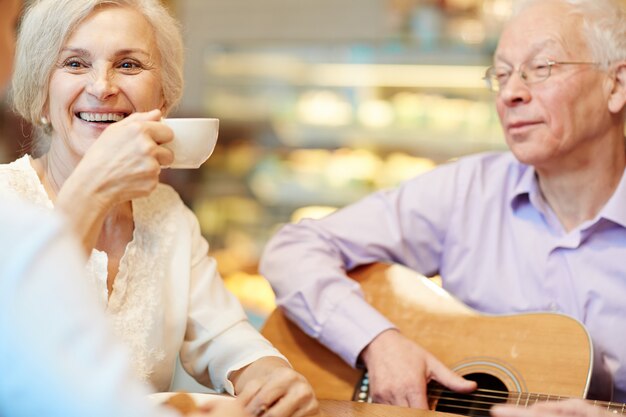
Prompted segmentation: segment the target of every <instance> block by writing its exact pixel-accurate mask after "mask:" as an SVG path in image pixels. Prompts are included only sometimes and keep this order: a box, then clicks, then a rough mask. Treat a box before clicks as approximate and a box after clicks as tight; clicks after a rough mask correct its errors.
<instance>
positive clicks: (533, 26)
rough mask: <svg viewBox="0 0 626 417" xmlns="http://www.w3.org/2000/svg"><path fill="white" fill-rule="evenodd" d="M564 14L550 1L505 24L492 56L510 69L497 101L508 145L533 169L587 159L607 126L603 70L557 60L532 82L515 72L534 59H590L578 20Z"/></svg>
mask: <svg viewBox="0 0 626 417" xmlns="http://www.w3.org/2000/svg"><path fill="white" fill-rule="evenodd" d="M568 12H569V7H568V6H565V5H563V4H562V3H561V2H558V1H552V0H547V1H544V2H540V3H538V4H536V5H534V6H531V7H530V8H528V9H526V10H525V11H523V12H522V13H521V14H520V15H518V16H517V17H515V18H514V19H513V20H512V21H511V22H510V23H509V25H507V27H506V28H505V30H504V32H503V34H502V37H501V39H500V42H499V44H498V48H497V50H496V54H495V58H494V65H495V66H496V67H498V68H506V69H508V70H510V71H512V75H511V77H510V79H509V80H508V82H507V83H506V84H505V85H504V86H502V88H501V90H500V92H499V93H498V97H497V100H496V106H497V110H498V115H499V117H500V121H501V123H502V127H503V129H504V135H505V138H506V141H507V144H508V146H509V147H510V149H511V150H512V152H513V153H514V154H515V156H516V157H517V158H518V159H519V160H520V161H521V162H523V163H527V164H530V165H534V166H535V167H537V168H545V169H549V168H551V167H554V166H558V165H560V163H561V162H565V161H572V160H576V159H579V158H580V156H581V155H586V158H589V157H591V155H590V153H589V150H590V147H591V146H593V143H594V142H595V143H598V140H597V138H598V137H600V136H601V135H602V134H603V133H604V132H606V130H607V129H608V128H609V126H610V125H611V120H610V112H609V111H608V108H607V101H608V91H607V89H606V88H603V80H605V79H606V73H605V72H604V71H602V70H600V69H599V68H598V66H596V65H558V64H557V65H554V66H553V67H552V70H551V74H550V76H549V78H547V79H546V80H544V81H540V82H537V83H531V84H527V83H525V82H524V80H522V78H521V77H520V74H519V72H518V69H519V67H520V65H527V64H528V63H530V62H531V61H535V60H546V61H547V60H548V59H550V60H553V61H593V58H592V57H591V54H590V52H589V49H588V47H587V44H586V42H585V40H584V39H583V31H582V19H581V18H580V17H579V16H575V15H571V14H568ZM583 159H584V158H583ZM581 163H584V161H581Z"/></svg>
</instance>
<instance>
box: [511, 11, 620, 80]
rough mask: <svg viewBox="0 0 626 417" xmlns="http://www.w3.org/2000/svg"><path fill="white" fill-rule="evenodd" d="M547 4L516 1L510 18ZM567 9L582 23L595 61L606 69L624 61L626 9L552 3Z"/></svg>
mask: <svg viewBox="0 0 626 417" xmlns="http://www.w3.org/2000/svg"><path fill="white" fill-rule="evenodd" d="M546 1H548V0H517V1H516V2H515V3H514V4H513V16H516V15H518V14H519V13H520V12H522V11H523V10H524V9H526V8H528V7H529V6H532V5H534V4H539V3H545V2H546ZM553 1H559V2H561V3H563V4H565V5H568V6H569V7H570V10H571V11H570V13H572V14H576V15H579V16H580V17H581V18H582V20H583V31H584V37H585V40H586V42H587V46H588V47H589V51H590V52H591V55H592V57H593V59H594V61H596V62H598V63H600V64H601V65H602V66H603V67H605V68H607V67H608V66H609V65H610V64H611V63H614V62H620V61H626V7H625V6H624V2H623V1H622V0H553Z"/></svg>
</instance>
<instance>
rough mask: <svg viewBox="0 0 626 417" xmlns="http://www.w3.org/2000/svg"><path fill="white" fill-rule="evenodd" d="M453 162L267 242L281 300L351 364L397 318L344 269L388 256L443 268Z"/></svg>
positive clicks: (424, 269) (268, 266)
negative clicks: (368, 298)
mask: <svg viewBox="0 0 626 417" xmlns="http://www.w3.org/2000/svg"><path fill="white" fill-rule="evenodd" d="M451 165H452V164H448V165H447V166H444V167H439V168H437V169H435V170H433V171H431V172H429V173H427V174H424V175H422V176H419V177H416V178H414V179H413V180H410V181H408V182H406V183H404V184H403V185H401V186H400V187H398V188H396V189H393V190H385V191H380V192H377V193H374V194H372V195H370V196H368V197H366V198H364V199H362V200H360V201H358V202H356V203H354V204H352V205H350V206H347V207H345V208H343V209H341V210H338V211H337V212H335V213H333V214H331V215H329V216H327V217H325V218H323V219H320V220H311V219H307V220H303V221H301V222H299V223H298V224H290V225H286V226H284V227H283V228H282V229H281V230H280V231H279V232H278V233H277V234H276V235H275V236H274V237H273V238H272V239H271V240H270V242H269V243H268V245H267V246H266V249H265V251H264V254H263V257H262V259H261V264H260V271H261V273H262V274H263V275H264V276H265V277H266V278H267V279H268V280H269V281H270V283H271V284H272V287H273V289H274V291H275V292H276V295H277V302H278V304H279V305H280V306H281V307H283V308H284V309H285V312H286V314H287V315H288V317H290V318H291V319H292V320H293V321H295V322H296V323H297V324H298V325H299V326H300V327H301V328H302V329H303V330H304V331H305V332H306V333H307V334H309V335H310V336H312V337H315V338H317V339H318V340H319V341H320V342H321V343H323V344H324V345H326V346H328V347H329V348H330V349H331V350H333V351H335V352H336V353H337V354H338V355H339V356H340V357H341V358H343V360H345V361H346V362H347V363H348V364H351V365H352V366H355V365H356V362H357V359H358V356H359V354H360V352H361V350H362V349H363V348H364V347H365V346H367V345H368V344H369V343H370V342H371V340H372V339H373V338H374V337H375V336H376V335H378V334H379V333H380V332H382V331H384V330H386V329H389V328H392V327H393V324H392V323H390V322H389V321H388V320H387V319H386V318H384V317H383V316H382V315H381V314H380V313H378V312H377V311H376V310H375V309H374V308H373V307H371V306H370V305H369V304H368V303H367V302H366V301H365V300H364V299H363V294H362V292H361V289H360V286H359V285H358V283H356V282H355V281H353V280H351V279H349V278H348V277H347V276H346V271H349V270H351V269H353V268H355V267H357V266H359V265H364V264H368V263H372V262H388V263H399V264H403V265H406V266H408V267H410V268H412V269H414V270H417V271H418V272H420V273H422V274H424V275H427V276H430V275H433V274H436V273H437V272H438V269H439V262H440V258H441V248H442V246H443V241H444V239H445V230H446V229H445V228H446V226H445V225H446V221H447V219H448V217H449V215H450V209H449V208H450V207H452V206H453V204H451V203H452V202H453V195H454V177H455V171H454V168H453V167H452V166H451Z"/></svg>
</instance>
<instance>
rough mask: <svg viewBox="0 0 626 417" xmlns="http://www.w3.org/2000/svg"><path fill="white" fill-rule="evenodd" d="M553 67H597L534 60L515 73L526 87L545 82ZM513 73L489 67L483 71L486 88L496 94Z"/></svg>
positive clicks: (570, 62) (578, 63) (580, 63)
mask: <svg viewBox="0 0 626 417" xmlns="http://www.w3.org/2000/svg"><path fill="white" fill-rule="evenodd" d="M555 65H598V63H597V62H583V61H553V60H551V59H535V60H532V61H530V62H528V63H524V64H522V65H520V67H519V69H518V70H517V73H518V74H519V76H520V78H521V79H522V81H524V83H525V84H526V85H528V84H534V83H539V82H542V81H545V80H547V79H548V77H550V74H551V73H552V67H553V66H555ZM513 72H515V71H514V70H513V69H511V68H506V67H495V66H492V67H489V68H487V71H485V76H484V77H483V80H485V83H486V84H487V88H489V89H490V90H491V91H494V92H498V91H500V89H501V88H502V87H504V86H505V85H506V83H507V82H509V79H510V78H511V75H513Z"/></svg>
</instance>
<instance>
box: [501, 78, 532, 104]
mask: <svg viewBox="0 0 626 417" xmlns="http://www.w3.org/2000/svg"><path fill="white" fill-rule="evenodd" d="M499 97H500V99H501V100H502V101H504V103H505V104H506V105H507V106H513V105H515V104H519V103H527V102H528V101H530V97H531V95H530V89H529V88H528V84H527V83H526V75H525V74H524V73H523V72H522V71H515V72H513V73H512V74H511V76H510V77H509V79H508V80H507V82H506V84H504V85H501V86H500V93H499Z"/></svg>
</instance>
